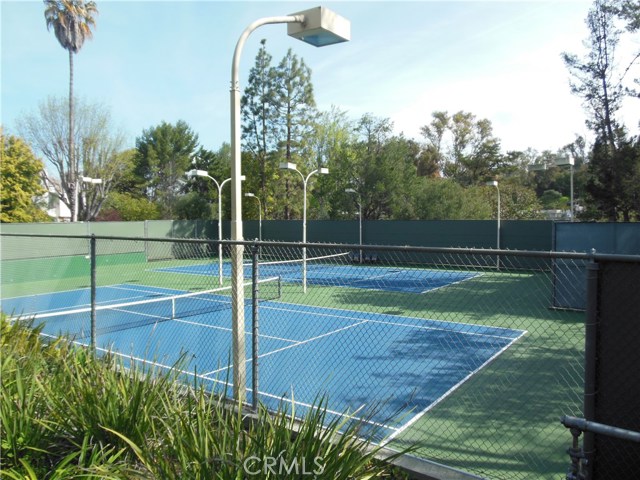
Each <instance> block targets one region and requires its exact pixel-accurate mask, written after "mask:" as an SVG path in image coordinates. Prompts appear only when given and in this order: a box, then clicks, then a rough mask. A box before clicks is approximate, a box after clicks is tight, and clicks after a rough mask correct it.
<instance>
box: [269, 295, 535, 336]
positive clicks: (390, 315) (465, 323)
mask: <svg viewBox="0 0 640 480" xmlns="http://www.w3.org/2000/svg"><path fill="white" fill-rule="evenodd" d="M270 302H272V303H277V304H278V305H291V306H293V307H303V308H300V309H296V308H293V309H286V308H281V307H273V306H270V305H265V304H264V303H263V304H262V306H261V307H260V308H266V309H269V310H282V311H286V312H289V311H290V312H296V313H302V314H305V315H325V316H328V317H333V318H340V319H350V320H361V318H360V317H361V316H362V315H367V316H374V317H392V318H398V319H402V318H409V319H411V320H421V321H423V322H434V323H446V324H450V325H452V326H455V325H465V326H468V327H485V328H491V329H494V330H508V331H510V332H513V331H525V330H514V329H513V328H509V327H494V326H490V325H481V324H478V323H468V322H450V321H447V320H435V319H433V318H424V317H412V316H410V315H392V314H390V313H378V312H366V311H362V310H349V309H346V308H335V307H331V308H327V307H316V306H311V305H303V304H300V303H291V302H280V301H277V300H270ZM305 308H306V309H308V310H305ZM312 308H322V309H324V310H333V311H338V312H345V313H352V314H353V313H358V314H360V315H358V316H348V315H333V314H326V313H323V314H320V313H317V312H315V311H313V310H311V309H312ZM366 320H369V321H371V322H374V321H381V320H372V319H371V318H367V319H366ZM390 323H393V322H390Z"/></svg>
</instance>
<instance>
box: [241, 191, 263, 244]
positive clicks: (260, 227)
mask: <svg viewBox="0 0 640 480" xmlns="http://www.w3.org/2000/svg"><path fill="white" fill-rule="evenodd" d="M244 196H245V197H249V198H255V199H256V200H257V201H258V240H259V241H262V202H261V201H260V197H258V196H257V195H256V194H255V193H250V192H247V193H245V194H244Z"/></svg>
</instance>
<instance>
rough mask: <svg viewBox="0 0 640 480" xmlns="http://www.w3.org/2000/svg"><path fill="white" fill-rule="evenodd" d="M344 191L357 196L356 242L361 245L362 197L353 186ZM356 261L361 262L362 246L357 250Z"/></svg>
mask: <svg viewBox="0 0 640 480" xmlns="http://www.w3.org/2000/svg"><path fill="white" fill-rule="evenodd" d="M345 193H353V194H355V195H357V196H358V232H359V235H358V244H359V245H360V247H362V198H361V197H360V194H359V193H358V192H356V191H355V190H354V189H353V188H347V189H346V190H345ZM358 263H362V248H360V250H359V251H358Z"/></svg>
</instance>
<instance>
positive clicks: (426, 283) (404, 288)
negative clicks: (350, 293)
mask: <svg viewBox="0 0 640 480" xmlns="http://www.w3.org/2000/svg"><path fill="white" fill-rule="evenodd" d="M345 259H346V260H348V257H347V254H338V255H328V256H323V257H316V258H309V259H308V260H307V262H306V274H307V275H306V282H307V284H308V285H318V286H333V287H350V288H363V289H368V290H384V291H390V292H405V293H426V292H429V291H431V290H435V289H438V288H441V287H444V286H447V285H452V284H454V283H458V282H462V281H465V280H469V279H472V278H474V277H476V276H478V275H480V274H479V273H477V272H468V271H467V272H463V271H455V270H431V269H425V268H416V269H412V268H399V267H390V266H373V265H356V264H340V263H337V260H342V261H344V260H345ZM218 268H219V267H218V264H217V263H213V264H212V263H201V264H196V265H185V266H176V267H169V268H161V269H158V271H159V272H173V273H183V274H186V275H208V276H211V277H214V276H215V275H217V274H218ZM259 268H260V275H261V276H266V277H280V278H281V279H282V281H283V282H287V283H302V281H303V268H304V267H303V263H302V260H285V261H273V262H262V263H260V267H259ZM251 274H252V266H251V265H250V264H248V265H245V266H244V277H245V278H247V279H249V278H251ZM222 275H223V276H225V277H230V276H231V263H229V262H224V263H223V265H222Z"/></svg>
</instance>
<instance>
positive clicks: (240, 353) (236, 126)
mask: <svg viewBox="0 0 640 480" xmlns="http://www.w3.org/2000/svg"><path fill="white" fill-rule="evenodd" d="M275 23H287V24H288V25H287V33H288V34H289V35H290V36H292V37H294V38H298V39H300V40H302V41H303V42H306V43H309V44H311V45H314V46H316V47H323V46H326V45H332V44H335V43H341V42H346V41H349V39H350V38H351V24H350V22H349V21H348V20H346V19H345V18H343V17H341V16H339V15H337V14H336V13H334V12H332V11H331V10H329V9H327V8H324V7H316V8H312V9H309V10H305V11H302V12H298V13H295V14H293V15H288V16H282V17H266V18H261V19H259V20H256V21H255V22H253V23H252V24H251V25H249V26H248V27H247V28H246V29H245V30H244V32H242V34H241V35H240V38H239V39H238V43H237V44H236V49H235V51H234V54H233V61H232V65H231V240H234V241H241V240H243V238H242V186H241V183H240V176H241V175H242V173H241V172H242V165H241V163H242V161H241V158H242V157H241V155H240V153H241V152H240V140H241V139H240V137H241V128H240V80H239V74H238V71H239V68H240V56H241V55H242V49H243V48H244V44H245V43H246V41H247V38H249V35H251V33H252V32H253V31H254V30H255V29H257V28H258V27H261V26H263V25H268V24H275ZM243 254H244V246H243V245H241V244H236V245H233V247H232V250H231V298H232V304H231V318H232V330H233V331H232V350H233V358H232V361H233V396H234V398H235V399H236V400H237V401H238V402H242V401H244V398H245V396H246V378H247V377H246V353H245V340H244V335H245V334H244V331H245V330H244V290H243V282H244V269H243V266H242V260H243V258H242V257H243Z"/></svg>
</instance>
